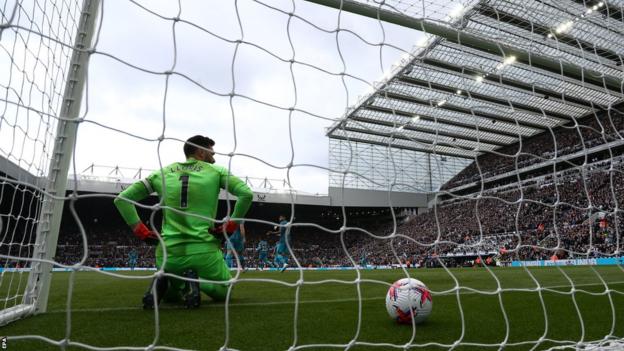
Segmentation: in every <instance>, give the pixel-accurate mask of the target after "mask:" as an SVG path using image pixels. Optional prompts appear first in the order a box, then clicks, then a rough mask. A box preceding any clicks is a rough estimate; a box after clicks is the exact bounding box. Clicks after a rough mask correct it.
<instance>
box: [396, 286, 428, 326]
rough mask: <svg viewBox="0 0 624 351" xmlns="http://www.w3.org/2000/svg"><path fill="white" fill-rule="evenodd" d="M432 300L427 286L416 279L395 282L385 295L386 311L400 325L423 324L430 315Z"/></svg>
mask: <svg viewBox="0 0 624 351" xmlns="http://www.w3.org/2000/svg"><path fill="white" fill-rule="evenodd" d="M432 308H433V300H432V299H431V293H430V292H429V289H428V288H427V286H426V285H425V284H424V283H423V282H421V281H420V280H418V279H414V278H403V279H400V280H397V281H396V282H394V284H392V286H390V288H389V289H388V294H386V309H387V310H388V314H389V315H390V317H391V318H392V319H394V320H396V321H397V322H398V323H401V324H411V323H412V318H413V319H414V322H415V323H422V322H424V321H425V320H426V319H427V317H429V315H430V314H431V309H432Z"/></svg>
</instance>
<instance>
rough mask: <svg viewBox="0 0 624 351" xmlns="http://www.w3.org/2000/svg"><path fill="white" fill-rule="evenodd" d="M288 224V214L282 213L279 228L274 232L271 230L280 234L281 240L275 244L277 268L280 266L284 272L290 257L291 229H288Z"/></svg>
mask: <svg viewBox="0 0 624 351" xmlns="http://www.w3.org/2000/svg"><path fill="white" fill-rule="evenodd" d="M286 225H288V221H287V220H286V216H284V215H280V216H279V229H277V228H275V229H277V230H276V231H274V232H271V234H279V236H280V237H279V241H278V242H277V245H275V262H274V263H275V267H276V268H280V269H281V271H282V272H284V271H285V270H286V268H288V258H289V252H288V246H287V244H286V243H287V242H288V244H290V233H289V230H286V229H287V228H286Z"/></svg>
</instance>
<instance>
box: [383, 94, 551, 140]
mask: <svg viewBox="0 0 624 351" xmlns="http://www.w3.org/2000/svg"><path fill="white" fill-rule="evenodd" d="M378 94H379V95H380V97H389V98H393V99H397V100H402V101H406V102H410V103H414V104H419V105H425V106H433V104H432V103H431V102H430V101H426V100H422V99H418V98H416V97H414V96H406V95H403V94H398V93H393V92H379V93H378ZM438 108H441V109H443V110H448V111H454V112H460V113H465V114H469V115H470V114H474V115H475V116H478V117H482V118H487V119H489V120H491V121H492V123H496V121H502V122H508V123H513V124H515V123H516V122H517V123H518V125H521V126H525V127H529V128H534V129H538V130H541V131H545V130H547V129H548V127H547V126H543V125H540V124H535V123H531V122H525V121H520V120H516V119H513V118H509V117H504V116H499V115H495V114H491V113H486V112H474V111H472V110H471V109H469V108H464V107H459V106H453V105H452V104H450V103H448V102H447V103H446V104H444V105H443V106H440V107H438Z"/></svg>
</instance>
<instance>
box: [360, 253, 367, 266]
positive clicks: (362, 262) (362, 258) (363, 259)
mask: <svg viewBox="0 0 624 351" xmlns="http://www.w3.org/2000/svg"><path fill="white" fill-rule="evenodd" d="M360 267H362V268H364V269H368V253H367V252H366V250H362V253H361V255H360Z"/></svg>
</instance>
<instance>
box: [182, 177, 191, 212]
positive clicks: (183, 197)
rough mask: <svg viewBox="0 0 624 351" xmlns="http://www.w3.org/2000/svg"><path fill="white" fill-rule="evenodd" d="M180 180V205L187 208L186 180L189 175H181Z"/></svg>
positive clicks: (187, 180)
mask: <svg viewBox="0 0 624 351" xmlns="http://www.w3.org/2000/svg"><path fill="white" fill-rule="evenodd" d="M180 181H181V182H182V188H181V189H180V207H181V208H187V207H188V182H189V176H188V174H186V175H181V176H180Z"/></svg>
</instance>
